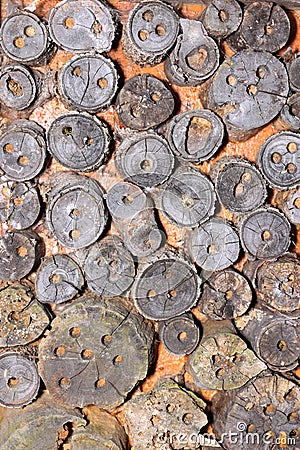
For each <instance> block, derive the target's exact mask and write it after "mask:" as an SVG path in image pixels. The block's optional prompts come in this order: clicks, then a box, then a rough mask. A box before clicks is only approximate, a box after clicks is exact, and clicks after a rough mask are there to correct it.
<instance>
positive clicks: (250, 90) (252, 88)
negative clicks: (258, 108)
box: [247, 84, 257, 95]
mask: <svg viewBox="0 0 300 450" xmlns="http://www.w3.org/2000/svg"><path fill="white" fill-rule="evenodd" d="M247 92H248V94H249V95H256V94H257V86H255V84H249V86H248V87H247Z"/></svg>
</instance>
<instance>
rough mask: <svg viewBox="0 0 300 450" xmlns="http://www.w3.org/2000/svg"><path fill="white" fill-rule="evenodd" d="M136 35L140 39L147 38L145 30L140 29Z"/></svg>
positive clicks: (144, 39)
mask: <svg viewBox="0 0 300 450" xmlns="http://www.w3.org/2000/svg"><path fill="white" fill-rule="evenodd" d="M138 37H139V39H140V40H141V41H143V42H144V41H146V40H147V39H148V32H147V31H146V30H140V31H139V32H138Z"/></svg>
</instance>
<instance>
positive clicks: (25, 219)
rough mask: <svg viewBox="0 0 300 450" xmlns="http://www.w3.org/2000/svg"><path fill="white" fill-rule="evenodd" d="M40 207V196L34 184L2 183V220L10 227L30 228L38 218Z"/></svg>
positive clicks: (0, 217) (0, 207) (0, 185)
mask: <svg viewBox="0 0 300 450" xmlns="http://www.w3.org/2000/svg"><path fill="white" fill-rule="evenodd" d="M40 209H41V204H40V197H39V194H38V190H37V188H36V187H34V185H33V184H30V183H28V182H27V183H14V182H6V183H1V184H0V221H1V222H2V223H3V224H6V226H7V227H8V228H14V229H17V230H22V229H25V228H29V227H30V226H31V225H33V224H34V222H35V221H36V220H37V218H38V216H39V214H40Z"/></svg>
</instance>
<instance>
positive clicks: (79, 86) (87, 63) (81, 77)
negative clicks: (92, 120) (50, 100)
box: [58, 55, 118, 113]
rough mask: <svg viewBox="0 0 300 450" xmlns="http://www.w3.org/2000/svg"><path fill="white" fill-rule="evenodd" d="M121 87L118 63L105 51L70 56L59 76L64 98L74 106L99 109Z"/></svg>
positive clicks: (61, 94) (75, 107) (65, 101)
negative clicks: (106, 54)
mask: <svg viewBox="0 0 300 450" xmlns="http://www.w3.org/2000/svg"><path fill="white" fill-rule="evenodd" d="M117 87H118V74H117V71H116V68H115V65H114V63H113V62H112V61H111V60H110V59H108V58H105V57H104V56H102V55H97V56H95V55H80V56H74V57H73V58H71V59H69V60H68V61H67V62H66V64H65V65H64V66H63V67H62V68H61V70H60V73H59V76H58V90H59V94H60V97H61V100H62V102H63V103H64V104H65V105H66V107H68V108H70V109H76V110H78V111H87V112H90V113H96V112H99V111H102V110H103V109H105V108H107V107H108V106H109V105H110V104H111V102H112V100H113V98H114V96H115V94H116V92H117Z"/></svg>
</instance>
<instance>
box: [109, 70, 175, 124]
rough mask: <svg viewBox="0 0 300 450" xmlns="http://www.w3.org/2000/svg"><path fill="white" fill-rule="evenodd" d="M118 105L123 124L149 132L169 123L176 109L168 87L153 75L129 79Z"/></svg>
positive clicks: (121, 92) (120, 94) (122, 90)
mask: <svg viewBox="0 0 300 450" xmlns="http://www.w3.org/2000/svg"><path fill="white" fill-rule="evenodd" d="M116 103H117V111H118V114H119V117H120V119H121V121H122V122H123V123H124V124H125V125H126V126H127V127H129V128H133V129H134V130H148V128H152V127H155V126H157V125H159V124H161V123H163V122H165V121H166V120H167V119H168V118H169V117H170V115H171V114H172V112H173V110H174V107H175V100H174V96H173V93H172V91H171V90H170V88H169V87H167V84H165V83H164V82H163V81H161V80H159V79H158V78H156V77H154V76H153V75H150V74H149V73H144V74H142V75H136V76H135V77H133V78H130V79H129V80H127V81H126V82H125V84H124V86H123V88H122V89H121V91H120V93H119V95H118V98H117V101H116Z"/></svg>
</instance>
